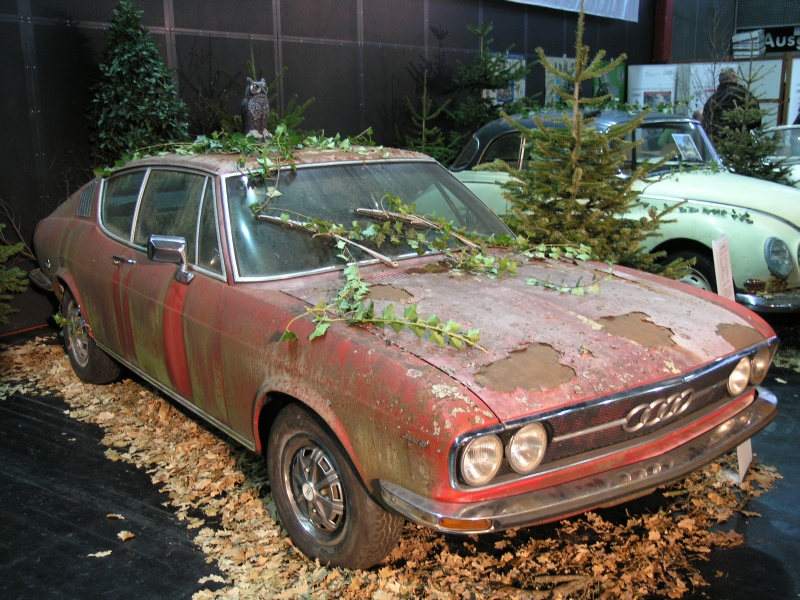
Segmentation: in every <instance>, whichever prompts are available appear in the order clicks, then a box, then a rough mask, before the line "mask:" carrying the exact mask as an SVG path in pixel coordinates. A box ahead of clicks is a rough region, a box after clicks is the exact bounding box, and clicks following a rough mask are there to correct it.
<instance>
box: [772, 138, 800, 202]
mask: <svg viewBox="0 0 800 600" xmlns="http://www.w3.org/2000/svg"><path fill="white" fill-rule="evenodd" d="M767 131H768V132H769V133H771V134H772V135H773V136H774V137H776V138H777V139H778V141H780V146H779V147H778V154H777V155H776V156H775V158H777V159H783V161H784V163H783V164H784V165H786V166H787V167H789V168H790V169H791V175H790V178H791V180H792V183H793V184H794V185H795V187H800V125H781V126H779V127H772V128H771V129H769V130H767Z"/></svg>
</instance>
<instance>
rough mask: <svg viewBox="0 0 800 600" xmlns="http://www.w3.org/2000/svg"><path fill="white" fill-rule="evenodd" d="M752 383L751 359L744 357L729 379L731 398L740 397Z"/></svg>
mask: <svg viewBox="0 0 800 600" xmlns="http://www.w3.org/2000/svg"><path fill="white" fill-rule="evenodd" d="M748 383H750V359H749V358H748V357H746V356H745V357H744V358H743V359H742V360H740V361H739V364H738V365H736V368H735V369H734V370H733V373H731V375H730V377H728V392H729V393H730V395H731V396H738V395H739V394H741V393H742V392H743V391H744V388H746V387H747V384H748Z"/></svg>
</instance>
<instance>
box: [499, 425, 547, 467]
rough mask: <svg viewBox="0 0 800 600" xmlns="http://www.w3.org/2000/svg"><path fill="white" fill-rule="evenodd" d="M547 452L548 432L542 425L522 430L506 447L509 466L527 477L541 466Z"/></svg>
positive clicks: (528, 426) (529, 426) (526, 427)
mask: <svg viewBox="0 0 800 600" xmlns="http://www.w3.org/2000/svg"><path fill="white" fill-rule="evenodd" d="M545 450H547V431H545V428H544V426H542V424H541V423H532V424H530V425H526V426H525V427H523V428H522V429H520V430H519V431H518V432H517V433H515V434H514V436H513V437H512V438H511V441H510V442H509V443H508V446H507V447H506V458H507V459H508V464H509V465H510V466H511V468H512V469H514V470H515V471H516V472H517V473H519V474H520V475H527V474H528V473H530V472H531V471H533V470H534V469H535V468H536V467H538V466H539V463H540V462H542V458H544V451H545Z"/></svg>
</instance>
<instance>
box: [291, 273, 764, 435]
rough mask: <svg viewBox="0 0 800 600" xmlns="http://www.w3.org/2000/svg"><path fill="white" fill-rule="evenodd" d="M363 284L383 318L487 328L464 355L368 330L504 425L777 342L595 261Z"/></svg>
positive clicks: (739, 319)
mask: <svg viewBox="0 0 800 600" xmlns="http://www.w3.org/2000/svg"><path fill="white" fill-rule="evenodd" d="M362 277H364V279H365V280H367V281H369V282H370V284H371V291H370V295H371V298H372V299H373V300H374V301H375V308H376V310H375V312H376V314H380V313H381V311H382V310H383V308H384V307H385V306H386V305H388V304H389V303H392V304H394V305H395V311H394V312H395V314H398V315H400V314H403V309H404V307H406V306H408V305H409V304H412V303H415V304H416V305H417V313H418V315H419V316H420V317H421V318H423V319H427V318H428V317H429V316H430V315H432V314H435V315H437V316H438V317H439V319H441V321H442V322H447V321H448V320H450V319H452V320H454V321H457V322H458V323H459V324H461V325H462V327H463V331H467V330H468V329H479V330H480V342H479V343H480V345H481V347H482V349H478V348H465V349H462V350H458V349H455V348H453V347H448V346H446V347H441V346H439V345H437V344H436V343H434V342H432V341H430V340H428V339H422V340H420V339H418V338H417V337H416V336H415V335H414V334H413V333H411V332H410V331H409V330H403V331H401V332H399V333H396V332H394V331H393V330H392V329H391V328H388V327H387V328H385V329H382V330H379V329H377V328H375V327H369V328H368V329H369V330H371V331H373V332H374V333H375V334H376V335H379V336H381V337H383V338H384V340H385V343H390V344H393V345H396V346H398V347H400V348H402V349H403V350H404V351H406V352H409V353H411V354H413V355H415V356H417V357H419V358H420V359H422V360H424V361H426V362H428V363H430V364H432V365H434V366H436V367H438V368H439V369H441V370H442V371H443V372H445V373H447V374H449V375H450V376H452V377H453V378H455V379H456V380H458V381H460V382H461V383H462V384H464V385H465V386H466V387H468V388H469V389H470V390H472V391H473V392H474V393H475V394H476V395H477V396H478V397H480V398H481V399H482V400H483V401H484V402H485V403H486V405H487V406H488V407H489V408H490V409H491V410H492V411H493V412H494V413H495V414H496V416H497V417H498V418H499V419H501V420H503V421H508V420H513V419H515V418H518V417H522V416H525V415H530V414H532V413H536V412H540V411H543V410H550V409H554V408H557V407H560V406H563V405H567V404H572V403H575V402H579V401H583V400H588V399H591V398H595V397H598V396H602V395H606V394H612V393H614V392H618V391H621V390H624V389H628V388H631V387H636V386H639V385H645V384H649V383H652V382H654V381H656V380H661V379H665V378H669V377H673V376H678V375H681V374H685V373H687V372H689V371H691V370H693V369H695V368H697V367H699V366H701V365H705V364H708V363H710V362H713V361H715V360H716V359H718V358H719V357H721V356H724V355H727V354H730V353H732V352H734V351H735V350H737V349H741V348H745V347H748V346H751V345H753V344H755V343H757V342H760V341H762V340H764V339H765V338H766V337H771V336H772V335H773V333H772V331H771V329H769V327H768V326H767V325H766V324H765V323H764V322H763V321H762V320H761V319H760V318H759V317H757V316H755V315H754V314H753V313H750V312H749V311H747V310H745V309H743V308H741V307H738V306H737V305H736V304H735V303H733V302H728V301H725V300H722V299H721V298H720V297H719V296H716V295H713V294H710V293H707V292H702V291H699V290H696V289H695V288H690V287H689V286H685V285H683V284H680V283H676V282H672V281H668V280H665V279H662V278H658V277H654V276H650V275H646V274H642V273H639V272H637V271H632V270H629V269H624V268H616V267H615V268H614V269H613V270H611V269H610V268H609V267H608V266H607V265H599V264H593V263H578V264H572V263H567V262H566V261H550V260H547V261H535V262H528V263H526V264H522V265H520V266H519V267H518V272H517V274H516V275H514V276H511V275H504V276H502V277H500V278H497V279H490V278H489V277H487V276H485V275H474V274H468V273H463V272H458V271H452V270H450V269H448V268H445V267H443V266H440V265H439V264H437V263H436V262H431V259H430V258H428V259H427V260H426V259H425V258H423V259H415V260H411V261H402V262H401V268H399V269H385V268H382V267H369V268H364V269H363V271H362ZM593 282H594V283H596V284H597V285H595V286H593V287H592V288H588V289H587V288H585V287H582V286H587V285H590V284H593ZM559 290H561V291H559ZM286 291H287V293H290V294H291V295H293V296H296V297H298V298H301V299H303V300H305V301H306V302H308V303H310V304H316V303H317V302H320V301H330V299H331V298H332V297H333V296H334V295H335V293H336V289H335V287H333V286H331V287H328V286H325V285H323V286H313V287H312V286H304V287H300V288H293V289H291V290H286ZM331 331H333V329H330V330H329V334H330V332H331ZM301 343H309V342H301ZM311 343H313V342H311Z"/></svg>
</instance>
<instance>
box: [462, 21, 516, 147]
mask: <svg viewBox="0 0 800 600" xmlns="http://www.w3.org/2000/svg"><path fill="white" fill-rule="evenodd" d="M467 28H468V29H469V30H470V31H471V32H472V33H473V34H475V35H476V36H477V37H478V40H479V47H480V54H479V55H478V58H477V59H476V60H475V61H473V62H472V63H471V64H469V65H465V64H463V63H461V62H459V63H458V69H457V70H456V74H455V76H454V77H453V83H454V85H455V87H456V93H466V94H467V97H466V99H465V100H463V101H462V102H459V103H458V104H457V105H456V106H455V108H454V110H453V111H452V112H451V113H450V115H449V116H450V118H451V119H452V120H453V122H454V123H455V125H456V128H457V129H458V130H460V131H465V132H467V133H472V132H473V131H475V130H477V129H480V128H481V127H483V126H484V125H485V124H486V123H488V122H489V121H493V120H495V119H496V118H498V117H499V116H500V107H499V106H497V105H496V104H495V103H494V101H493V100H492V99H491V98H487V97H485V96H484V95H483V92H484V90H500V89H506V88H508V87H511V86H512V85H514V82H515V81H517V80H518V79H520V78H522V77H525V76H526V75H527V74H528V72H529V71H530V66H523V65H516V66H512V65H510V64H509V62H508V59H507V58H506V56H504V55H503V54H497V53H494V52H492V50H491V45H492V42H493V41H494V40H493V39H492V38H490V37H489V34H490V33H491V32H492V29H493V24H492V23H489V24H488V25H485V24H484V23H481V24H480V27H473V26H471V25H470V26H468V27H467ZM508 50H510V48H509V49H508ZM506 108H507V110H511V111H513V110H514V109H509V108H508V107H506Z"/></svg>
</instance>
